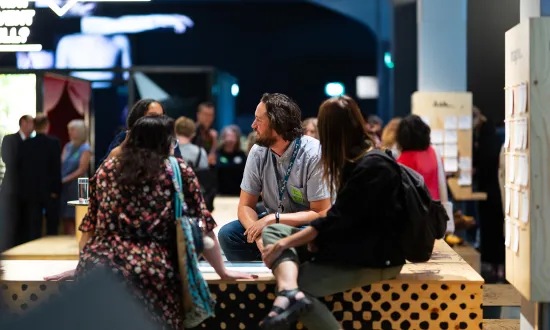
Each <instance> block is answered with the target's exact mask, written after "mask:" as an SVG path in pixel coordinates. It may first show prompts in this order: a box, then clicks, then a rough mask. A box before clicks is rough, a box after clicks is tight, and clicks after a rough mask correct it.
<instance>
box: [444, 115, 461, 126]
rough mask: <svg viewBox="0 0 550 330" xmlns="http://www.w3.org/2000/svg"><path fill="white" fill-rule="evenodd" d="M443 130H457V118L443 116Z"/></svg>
mask: <svg viewBox="0 0 550 330" xmlns="http://www.w3.org/2000/svg"><path fill="white" fill-rule="evenodd" d="M443 128H445V129H457V128H458V117H457V116H445V121H444V122H443Z"/></svg>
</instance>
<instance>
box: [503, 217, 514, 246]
mask: <svg viewBox="0 0 550 330" xmlns="http://www.w3.org/2000/svg"><path fill="white" fill-rule="evenodd" d="M511 240H512V222H511V221H510V219H508V218H506V220H505V221H504V245H506V247H510V242H511Z"/></svg>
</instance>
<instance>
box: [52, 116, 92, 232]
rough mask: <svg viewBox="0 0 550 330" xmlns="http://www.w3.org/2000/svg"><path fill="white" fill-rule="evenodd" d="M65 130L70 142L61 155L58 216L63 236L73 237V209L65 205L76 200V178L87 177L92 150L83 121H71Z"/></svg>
mask: <svg viewBox="0 0 550 330" xmlns="http://www.w3.org/2000/svg"><path fill="white" fill-rule="evenodd" d="M67 128H68V130H69V139H70V142H68V143H67V144H66V145H65V147H64V148H63V153H62V155H61V161H62V163H61V177H62V179H61V183H62V186H61V198H60V214H61V218H62V223H63V228H64V233H65V235H74V234H75V227H74V226H75V222H74V220H75V208H74V207H72V206H69V205H67V203H68V202H70V201H74V200H78V178H81V177H87V176H88V172H89V170H90V158H91V156H92V148H91V147H90V145H89V144H88V143H87V142H86V141H87V139H88V134H87V132H86V124H85V123H84V120H82V119H75V120H72V121H71V122H70V123H69V125H67Z"/></svg>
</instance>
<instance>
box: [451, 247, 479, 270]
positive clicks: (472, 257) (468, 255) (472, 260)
mask: <svg viewBox="0 0 550 330" xmlns="http://www.w3.org/2000/svg"><path fill="white" fill-rule="evenodd" d="M453 250H455V252H456V253H458V255H459V256H461V257H462V259H464V261H466V262H467V263H468V265H470V266H471V267H472V268H473V269H474V270H475V271H476V272H478V273H480V274H481V255H480V253H479V252H478V251H477V250H476V249H474V248H473V247H472V246H471V245H468V244H463V245H455V246H453Z"/></svg>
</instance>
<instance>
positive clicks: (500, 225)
mask: <svg viewBox="0 0 550 330" xmlns="http://www.w3.org/2000/svg"><path fill="white" fill-rule="evenodd" d="M473 128H474V148H473V155H472V162H473V168H474V177H473V179H474V182H475V183H476V184H477V189H479V191H483V192H485V193H487V200H485V201H480V202H479V203H478V206H479V217H480V219H479V222H478V223H479V234H480V250H481V262H482V263H483V265H482V266H483V269H482V272H483V274H482V275H485V277H486V280H488V281H497V282H500V281H504V278H505V273H504V262H505V254H506V253H505V251H506V250H505V245H504V211H503V210H504V208H503V206H502V199H501V195H500V186H499V182H498V173H499V165H498V164H499V156H500V150H501V149H502V144H501V142H500V141H499V139H498V136H497V134H496V128H495V125H494V123H493V122H492V121H491V120H490V119H489V118H487V117H485V116H484V115H483V113H481V111H480V110H479V109H478V108H477V107H474V109H473ZM485 270H486V271H485Z"/></svg>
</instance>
